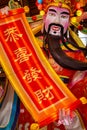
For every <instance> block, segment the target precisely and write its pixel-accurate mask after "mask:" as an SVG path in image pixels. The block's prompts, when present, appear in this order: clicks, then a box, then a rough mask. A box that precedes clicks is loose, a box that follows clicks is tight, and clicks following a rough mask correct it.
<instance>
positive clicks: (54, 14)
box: [44, 6, 70, 36]
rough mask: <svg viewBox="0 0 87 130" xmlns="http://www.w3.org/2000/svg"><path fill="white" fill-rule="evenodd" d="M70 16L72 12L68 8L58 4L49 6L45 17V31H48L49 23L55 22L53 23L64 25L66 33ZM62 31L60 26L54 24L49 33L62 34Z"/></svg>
mask: <svg viewBox="0 0 87 130" xmlns="http://www.w3.org/2000/svg"><path fill="white" fill-rule="evenodd" d="M69 18H70V13H69V10H68V9H65V8H59V7H56V6H51V7H49V9H48V11H47V14H46V15H45V17H44V26H45V31H46V32H48V28H49V25H50V24H52V23H53V24H58V25H62V27H63V34H64V33H65V32H66V31H67V28H68V26H69ZM55 32H56V33H55ZM60 32H61V27H60V26H55V25H52V27H51V29H50V32H49V33H50V34H53V33H55V34H56V35H59V36H60Z"/></svg>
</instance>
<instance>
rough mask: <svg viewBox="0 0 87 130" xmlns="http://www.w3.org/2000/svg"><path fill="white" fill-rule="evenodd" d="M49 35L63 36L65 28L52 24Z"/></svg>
mask: <svg viewBox="0 0 87 130" xmlns="http://www.w3.org/2000/svg"><path fill="white" fill-rule="evenodd" d="M48 34H52V35H57V36H61V35H63V26H62V25H60V24H55V23H51V24H50V25H49V28H48Z"/></svg>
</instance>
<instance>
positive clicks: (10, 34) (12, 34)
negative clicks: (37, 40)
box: [4, 27, 22, 42]
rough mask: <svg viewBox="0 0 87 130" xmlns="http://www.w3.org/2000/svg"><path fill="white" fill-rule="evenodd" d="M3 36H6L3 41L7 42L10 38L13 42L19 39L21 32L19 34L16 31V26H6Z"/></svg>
mask: <svg viewBox="0 0 87 130" xmlns="http://www.w3.org/2000/svg"><path fill="white" fill-rule="evenodd" d="M4 34H5V36H6V37H7V38H6V39H5V41H6V42H7V41H8V40H10V42H12V40H13V41H14V42H16V41H17V40H19V38H20V37H22V34H19V33H18V32H17V28H16V27H12V28H8V29H6V30H5V31H4Z"/></svg>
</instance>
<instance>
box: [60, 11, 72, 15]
mask: <svg viewBox="0 0 87 130" xmlns="http://www.w3.org/2000/svg"><path fill="white" fill-rule="evenodd" d="M61 14H67V15H70V13H68V12H65V11H64V12H61Z"/></svg>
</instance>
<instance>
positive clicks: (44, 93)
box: [35, 86, 54, 104]
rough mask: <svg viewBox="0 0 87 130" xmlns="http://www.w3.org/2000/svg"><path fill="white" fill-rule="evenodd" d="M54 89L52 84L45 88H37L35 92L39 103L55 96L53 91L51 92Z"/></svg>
mask: <svg viewBox="0 0 87 130" xmlns="http://www.w3.org/2000/svg"><path fill="white" fill-rule="evenodd" d="M52 89H53V87H52V86H49V87H46V88H45V89H44V90H41V89H39V90H37V91H36V92H35V94H36V96H37V98H38V101H39V103H40V104H41V103H42V100H52V99H53V98H54V95H53V93H52V92H51V90H52Z"/></svg>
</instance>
